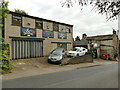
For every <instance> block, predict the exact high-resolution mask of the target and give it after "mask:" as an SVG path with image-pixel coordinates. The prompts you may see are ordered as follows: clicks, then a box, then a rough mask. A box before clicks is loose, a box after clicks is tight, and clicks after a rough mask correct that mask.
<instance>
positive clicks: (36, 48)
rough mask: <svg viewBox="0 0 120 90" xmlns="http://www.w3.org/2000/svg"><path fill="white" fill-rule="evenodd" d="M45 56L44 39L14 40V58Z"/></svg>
mask: <svg viewBox="0 0 120 90" xmlns="http://www.w3.org/2000/svg"><path fill="white" fill-rule="evenodd" d="M41 56H43V41H39V40H13V41H12V58H13V59H23V58H34V57H41Z"/></svg>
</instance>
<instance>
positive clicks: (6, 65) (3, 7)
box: [0, 0, 13, 73]
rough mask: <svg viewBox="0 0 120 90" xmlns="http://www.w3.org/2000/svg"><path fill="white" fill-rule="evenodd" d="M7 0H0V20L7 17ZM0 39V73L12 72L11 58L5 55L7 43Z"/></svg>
mask: <svg viewBox="0 0 120 90" xmlns="http://www.w3.org/2000/svg"><path fill="white" fill-rule="evenodd" d="M8 3H9V2H8V1H7V2H6V1H4V0H3V1H2V3H1V4H0V11H1V12H2V13H1V12H0V13H1V15H0V18H2V20H4V18H7V14H8V13H9V12H10V11H9V9H8ZM0 26H1V27H3V26H4V24H0ZM0 40H1V42H2V44H0V47H1V48H0V49H1V51H2V52H1V53H0V54H1V55H0V60H1V62H0V66H1V72H2V73H8V72H12V70H13V65H12V60H11V59H10V58H9V57H8V56H7V54H6V50H7V49H8V47H9V45H8V44H5V41H4V38H2V37H0Z"/></svg>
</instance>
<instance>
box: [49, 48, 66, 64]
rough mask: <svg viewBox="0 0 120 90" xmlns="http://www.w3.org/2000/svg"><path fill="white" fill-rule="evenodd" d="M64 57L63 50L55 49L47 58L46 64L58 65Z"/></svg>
mask: <svg viewBox="0 0 120 90" xmlns="http://www.w3.org/2000/svg"><path fill="white" fill-rule="evenodd" d="M64 57H65V50H64V48H56V49H54V50H53V51H52V52H51V53H50V55H49V57H48V63H58V64H61V62H62V59H63V58H64Z"/></svg>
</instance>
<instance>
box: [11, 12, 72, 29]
mask: <svg viewBox="0 0 120 90" xmlns="http://www.w3.org/2000/svg"><path fill="white" fill-rule="evenodd" d="M9 14H18V15H21V16H24V17H29V18H34V19H42V20H45V21H49V22H54V23H59V24H64V25H67V26H71V27H73V25H71V24H66V23H62V22H57V21H54V20H48V19H44V18H40V17H36V16H31V15H24V14H20V13H16V12H13V11H10V13H9Z"/></svg>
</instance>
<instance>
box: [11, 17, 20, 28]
mask: <svg viewBox="0 0 120 90" xmlns="http://www.w3.org/2000/svg"><path fill="white" fill-rule="evenodd" d="M12 24H13V25H16V26H21V16H17V15H12Z"/></svg>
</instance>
